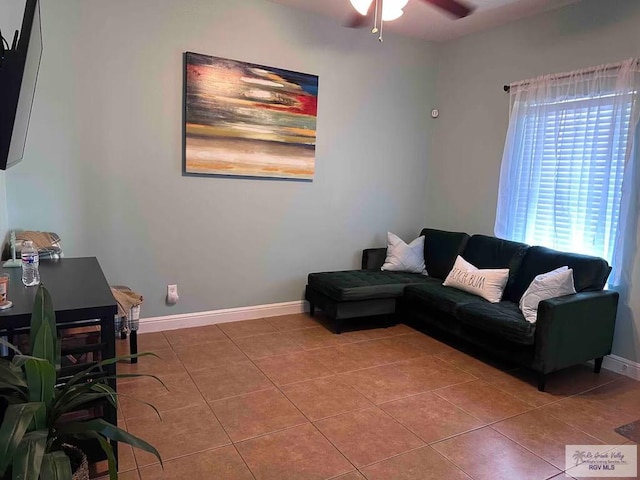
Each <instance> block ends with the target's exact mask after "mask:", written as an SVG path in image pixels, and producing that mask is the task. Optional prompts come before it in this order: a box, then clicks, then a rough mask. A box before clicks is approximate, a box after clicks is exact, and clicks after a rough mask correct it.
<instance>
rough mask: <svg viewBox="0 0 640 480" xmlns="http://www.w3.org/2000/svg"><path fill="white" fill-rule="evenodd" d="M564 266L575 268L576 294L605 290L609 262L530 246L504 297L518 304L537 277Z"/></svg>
mask: <svg viewBox="0 0 640 480" xmlns="http://www.w3.org/2000/svg"><path fill="white" fill-rule="evenodd" d="M565 265H566V266H568V267H569V268H571V269H573V283H574V285H575V288H576V292H588V291H598V290H602V289H603V288H604V286H605V284H606V283H607V278H608V277H609V272H611V267H609V264H608V263H607V262H606V260H604V259H602V258H599V257H592V256H589V255H579V254H577V253H565V252H559V251H557V250H553V249H551V248H546V247H531V248H529V250H527V254H526V256H525V258H524V261H523V262H522V265H521V267H520V269H519V270H518V272H517V274H516V277H515V279H514V282H513V286H512V288H511V290H510V291H509V292H506V291H505V294H504V297H503V298H504V299H505V300H511V301H512V302H516V303H517V302H519V301H520V297H522V295H523V294H524V292H525V290H527V288H529V285H530V284H531V282H532V281H533V279H534V278H536V275H539V274H541V273H545V272H550V271H551V270H555V269H556V268H560V267H562V266H565Z"/></svg>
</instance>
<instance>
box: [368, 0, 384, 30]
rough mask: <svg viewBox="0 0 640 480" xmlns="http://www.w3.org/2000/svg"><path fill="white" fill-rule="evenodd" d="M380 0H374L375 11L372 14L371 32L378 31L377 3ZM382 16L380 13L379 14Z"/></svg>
mask: <svg viewBox="0 0 640 480" xmlns="http://www.w3.org/2000/svg"><path fill="white" fill-rule="evenodd" d="M381 1H382V0H375V2H376V6H375V12H374V14H373V28H372V29H371V33H378V3H379V2H381ZM380 16H381V17H382V15H380Z"/></svg>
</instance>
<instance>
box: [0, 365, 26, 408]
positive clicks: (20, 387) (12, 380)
mask: <svg viewBox="0 0 640 480" xmlns="http://www.w3.org/2000/svg"><path fill="white" fill-rule="evenodd" d="M6 390H12V391H14V392H16V393H18V394H21V395H24V398H25V401H27V396H26V395H27V381H26V380H25V378H24V372H23V371H22V369H20V368H17V367H14V366H13V365H12V364H11V362H8V361H6V360H0V391H6Z"/></svg>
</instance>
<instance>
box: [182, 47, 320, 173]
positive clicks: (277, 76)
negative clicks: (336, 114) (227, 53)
mask: <svg viewBox="0 0 640 480" xmlns="http://www.w3.org/2000/svg"><path fill="white" fill-rule="evenodd" d="M317 107H318V77H317V76H316V75H308V74H305V73H297V72H292V71H289V70H283V69H281V68H273V67H265V66H262V65H255V64H252V63H246V62H239V61H236V60H228V59H224V58H217V57H211V56H208V55H201V54H197V53H191V52H187V53H186V54H185V99H184V109H185V110H184V164H183V171H184V173H185V174H200V175H228V176H243V177H271V178H286V179H300V180H312V179H313V173H314V168H315V145H316V115H317V109H318V108H317Z"/></svg>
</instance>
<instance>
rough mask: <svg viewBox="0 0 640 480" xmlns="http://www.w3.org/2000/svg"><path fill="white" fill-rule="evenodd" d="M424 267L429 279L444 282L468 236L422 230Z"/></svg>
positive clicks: (459, 233) (460, 233)
mask: <svg viewBox="0 0 640 480" xmlns="http://www.w3.org/2000/svg"><path fill="white" fill-rule="evenodd" d="M420 235H424V266H425V268H426V269H427V273H428V274H429V276H430V277H435V278H440V279H442V280H444V279H445V278H446V277H447V275H449V272H450V271H451V269H452V268H453V264H454V263H455V261H456V257H457V256H458V255H460V254H461V252H462V250H464V247H465V245H466V244H467V241H468V240H469V235H467V234H466V233H463V232H447V231H445V230H436V229H433V228H424V229H423V230H422V232H420Z"/></svg>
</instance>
